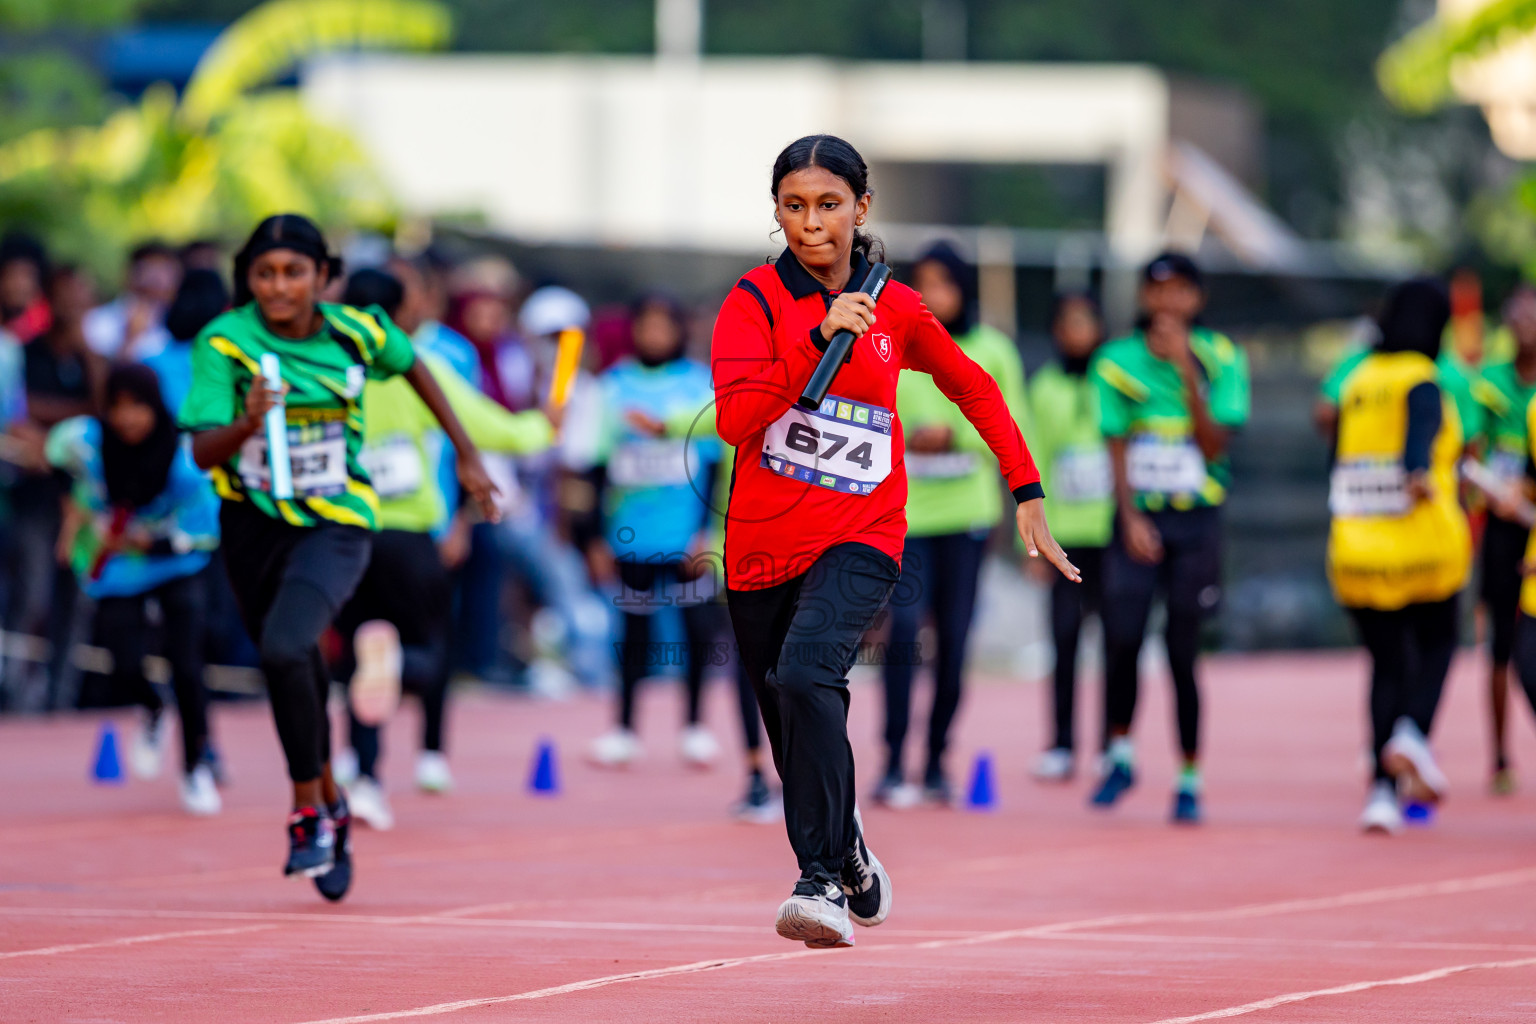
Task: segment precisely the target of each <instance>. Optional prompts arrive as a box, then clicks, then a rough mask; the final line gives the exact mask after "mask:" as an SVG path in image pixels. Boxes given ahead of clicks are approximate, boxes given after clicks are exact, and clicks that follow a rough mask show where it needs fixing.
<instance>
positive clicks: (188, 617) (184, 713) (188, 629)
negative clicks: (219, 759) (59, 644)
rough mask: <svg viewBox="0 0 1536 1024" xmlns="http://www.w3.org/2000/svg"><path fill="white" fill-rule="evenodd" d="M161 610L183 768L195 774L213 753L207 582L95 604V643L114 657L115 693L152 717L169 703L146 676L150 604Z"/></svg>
mask: <svg viewBox="0 0 1536 1024" xmlns="http://www.w3.org/2000/svg"><path fill="white" fill-rule="evenodd" d="M151 598H153V599H154V601H155V603H156V604H158V605H159V606H160V619H161V623H160V633H161V637H162V640H161V651H162V653H163V654H164V655H165V660H166V661H169V662H170V663H171V689H172V691H173V692H174V693H175V694H176V710H177V713H178V714H179V715H180V716H181V766H182V770H183V772H187V773H190V772H191V771H192V769H193V768H195V767H197V763H198V762H199V761H200V760H202V758H203V754H204V752H205V751H206V750H207V747H208V692H207V690H206V688H205V687H204V686H203V580H202V576H201V575H194V576H183V577H181V578H180V579H174V580H171V581H170V582H169V583H163V584H161V585H160V586H158V587H156V588H155V589H154V590H151V591H147V592H146V593H143V594H135V595H133V596H132V597H104V598H102V599H101V600H99V601H97V602H96V642H97V643H98V644H100V645H101V646H102V647H105V648H106V649H107V650H108V651H109V652H111V654H112V676H111V680H112V690H113V692H115V693H130V694H133V695H134V696H135V697H136V698H137V700H138V701H139V703H140V704H142V705H143V706H144V707H145V708H146V709H147V710H148V711H149V712H150V713H152V714H155V715H159V714H160V712H161V711H162V710H164V707H165V702H164V701H162V700H161V699H160V694H159V692H158V691H157V690H156V689H155V687H154V684H152V683H151V682H150V681H149V679H148V678H147V677H146V676H145V675H144V656H145V655H146V654H148V653H149V645H148V642H149V621H148V616H147V611H148V607H149V602H150V599H151Z"/></svg>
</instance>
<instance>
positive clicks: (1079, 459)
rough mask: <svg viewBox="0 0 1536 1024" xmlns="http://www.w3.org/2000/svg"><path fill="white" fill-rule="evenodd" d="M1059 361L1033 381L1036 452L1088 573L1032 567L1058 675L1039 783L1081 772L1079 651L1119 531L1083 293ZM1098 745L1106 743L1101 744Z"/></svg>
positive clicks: (1096, 324) (1090, 310) (1066, 533)
mask: <svg viewBox="0 0 1536 1024" xmlns="http://www.w3.org/2000/svg"><path fill="white" fill-rule="evenodd" d="M1051 338H1052V340H1054V341H1055V343H1056V358H1055V359H1053V360H1051V361H1050V362H1048V363H1046V364H1045V365H1044V366H1042V367H1040V369H1039V370H1037V371H1035V375H1034V376H1033V377H1031V378H1030V381H1029V408H1030V411H1031V413H1032V414H1033V416H1034V423H1033V426H1034V431H1033V432H1032V433H1031V434H1030V435H1029V439H1030V448H1031V450H1032V451H1033V452H1034V456H1035V461H1036V463H1037V464H1038V465H1039V466H1040V481H1041V484H1042V486H1044V488H1045V508H1046V515H1047V516H1049V517H1050V518H1051V521H1052V522H1053V523H1057V524H1059V525H1057V526H1056V527H1055V528H1054V529H1055V531H1056V537H1057V540H1058V541H1060V543H1061V545H1062V547H1063V548H1065V549H1066V550H1067V552H1068V554H1067V558H1068V559H1070V560H1071V562H1072V564H1073V565H1075V566H1077V567H1079V568H1080V569H1082V571H1083V582H1081V583H1072V584H1070V585H1068V586H1061V585H1060V584H1058V583H1057V582H1056V581H1055V580H1052V579H1051V578H1050V576H1049V575H1047V574H1044V573H1041V572H1039V570H1038V569H1037V568H1036V562H1037V561H1038V560H1032V559H1026V562H1027V564H1028V568H1029V570H1030V571H1032V572H1034V573H1035V575H1036V578H1037V579H1039V580H1040V581H1041V582H1045V583H1049V584H1050V586H1051V639H1052V640H1053V641H1054V644H1055V648H1056V670H1055V680H1054V684H1055V685H1054V686H1053V688H1052V691H1051V697H1052V700H1051V704H1052V711H1053V716H1052V717H1053V719H1054V721H1055V733H1054V736H1053V739H1052V742H1051V746H1050V747H1049V748H1048V749H1047V750H1046V751H1045V752H1044V753H1042V754H1041V755H1040V759H1039V760H1038V761H1037V762H1036V763H1035V777H1036V778H1038V779H1040V780H1042V781H1046V782H1064V781H1066V780H1067V779H1069V778H1071V777H1072V773H1073V771H1074V769H1075V765H1074V758H1073V750H1074V747H1075V744H1074V742H1073V741H1074V729H1073V718H1074V715H1073V708H1074V705H1075V696H1076V692H1077V643H1078V637H1079V635H1080V633H1081V631H1082V626H1083V619H1084V617H1085V616H1087V615H1089V614H1098V613H1099V612H1100V609H1101V606H1102V597H1103V593H1104V572H1103V567H1104V548H1105V546H1106V545H1108V544H1109V537H1110V532H1111V530H1112V529H1113V526H1114V518H1115V494H1114V474H1113V471H1112V470H1111V469H1110V464H1109V448H1108V446H1107V445H1106V444H1105V443H1104V435H1103V434H1102V433H1101V432H1100V431H1099V399H1098V395H1097V393H1096V392H1095V390H1094V384H1093V380H1092V378H1091V377H1090V376H1089V374H1088V365H1089V361H1090V360H1091V359H1092V357H1093V353H1094V351H1095V350H1096V349H1097V348H1098V347H1099V344H1100V342H1102V341H1103V340H1104V321H1103V319H1102V317H1100V315H1099V306H1098V303H1097V302H1095V301H1094V299H1093V296H1091V295H1088V294H1087V293H1084V292H1064V293H1062V294H1060V295H1058V296H1057V297H1056V301H1055V303H1054V304H1053V305H1052V309H1051ZM1100 742H1101V743H1102V742H1103V740H1102V738H1101V740H1100Z"/></svg>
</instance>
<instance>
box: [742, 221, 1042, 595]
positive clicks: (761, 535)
mask: <svg viewBox="0 0 1536 1024" xmlns="http://www.w3.org/2000/svg"><path fill="white" fill-rule="evenodd" d="M853 263H854V265H853V274H852V276H851V277H850V278H849V281H850V287H855V288H856V287H858V285H859V284H860V283H862V281H863V280H864V277H865V275H866V274H867V273H868V271H869V265H868V263H867V262H866V261H865V260H864V258H863V257H862V256H861V255H858V254H855V255H854V258H853ZM833 297H834V294H833V293H828V292H827V291H825V290H824V289H823V288H822V287H821V285H820V284H819V283H818V282H817V281H816V279H815V278H814V277H812V276H811V275H810V273H809V272H808V271H807V270H806V269H805V268H804V267H802V266H801V265H800V263H799V262H798V261H797V260H796V259H795V258H794V256H793V255H791V254H790V252H789V251H788V250H785V252H784V253H783V254H782V255H781V256H780V257H779V259H778V262H777V263H776V264H773V265H765V266H761V267H756V268H754V269H753V270H751V271H749V272H748V273H747V274H746V275H745V276H743V277H742V278H741V280H740V281H739V282H738V283H737V286H736V287H735V288H734V289H732V291H731V293H730V295H728V296H727V297H726V300H725V303H724V305H723V306H722V307H721V309H720V315H719V317H718V318H717V319H716V320H715V333H714V342H713V350H712V353H711V365H712V369H713V372H714V383H715V417H716V426H717V429H718V430H719V432H720V437H721V439H722V440H724V441H725V442H726V443H728V444H731V445H734V446H735V448H736V461H735V469H734V474H733V478H732V486H731V498H730V506H729V509H728V511H727V515H726V528H725V563H726V565H725V569H726V584H727V586H729V587H730V588H731V589H733V590H759V589H762V588H764V587H770V586H773V585H774V584H777V583H782V582H783V581H785V580H788V579H792V578H794V577H795V576H798V575H800V574H802V573H804V572H806V571H807V570H808V569H809V568H810V567H811V563H813V562H814V561H815V560H816V559H817V557H819V556H820V555H821V553H822V552H824V551H826V550H827V549H828V548H830V547H832V546H833V545H836V544H844V543H849V542H857V543H861V544H867V545H869V546H870V547H873V548H875V549H877V550H879V551H883V552H885V553H886V554H888V555H890V556H891V558H893V559H895V560H896V561H897V562H900V560H901V549H902V545H903V542H904V541H905V539H906V534H907V514H906V505H907V475H906V469H905V466H904V465H903V452H904V444H903V439H902V431H901V424H900V421H899V420H898V419H897V417H896V415H895V408H896V381H897V377H898V376H899V375H900V373H901V371H902V370H903V369H910V370H917V371H919V372H922V373H927V374H930V375H932V377H933V380H934V383H935V384H937V385H938V387H939V390H941V391H942V392H944V394H945V395H947V396H948V397H949V398H950V400H951V401H953V402H954V403H955V404H956V405H958V406H959V407H960V409H961V410H962V411H963V412H964V413H965V417H966V419H968V420H970V421H971V423H972V424H974V425H975V427H976V430H977V432H978V433H979V434H981V436H982V437H983V438H984V439H985V440H986V442H987V444H988V446H989V447H990V448H991V449H992V451H993V453H994V454H995V455H996V456H997V460H998V463H999V464H1000V465H1001V467H1002V471H1003V475H1004V477H1006V478H1007V481H1008V487H1009V489H1010V490H1012V491H1013V494H1014V497H1015V498H1016V499H1017V500H1019V501H1021V502H1022V501H1028V500H1029V499H1031V498H1038V497H1041V496H1042V495H1043V494H1044V491H1043V490H1042V489H1041V487H1040V472H1039V470H1038V469H1036V468H1035V463H1034V460H1033V459H1032V458H1031V457H1030V454H1029V449H1028V447H1026V446H1025V444H1024V438H1023V436H1022V435H1021V434H1020V433H1019V428H1018V425H1017V424H1015V423H1014V421H1013V416H1012V414H1011V413H1010V412H1009V411H1008V406H1007V404H1006V403H1005V402H1004V401H1003V396H1002V393H1001V392H999V391H998V388H997V383H996V382H995V381H994V380H993V379H992V378H991V376H989V375H988V374H987V372H986V371H985V370H983V369H982V368H981V367H979V366H977V365H976V363H974V362H973V361H972V360H971V359H970V358H969V357H968V356H966V354H965V353H964V352H963V351H961V349H960V347H959V346H958V345H956V344H955V342H954V339H952V338H951V337H950V336H949V334H948V332H947V331H945V330H944V328H943V327H942V326H941V325H940V324H939V322H938V321H937V320H935V319H934V317H933V314H931V313H930V312H928V309H927V307H926V306H924V305H923V303H922V300H921V299H920V298H919V297H918V295H917V293H916V292H914V291H913V290H912V289H910V288H908V287H907V286H905V285H903V284H900V283H898V282H895V281H892V282H891V283H890V285H889V286H888V287H887V288H886V290H885V293H884V294H883V295H882V296H881V298H880V304H879V307H878V308H877V310H876V313H875V325H874V327H873V328H871V329H870V331H869V332H868V333H867V334H865V335H864V336H863V337H862V338H860V339H859V340H858V341H857V342H856V343H855V344H854V347H853V353H852V356H851V357H850V359H849V361H848V362H847V363H846V364H844V366H843V367H842V369H840V370H839V371H838V374H837V378H836V379H835V380H834V381H833V383H832V389H831V392H830V393H829V396H828V399H829V401H828V402H827V403H824V404H823V406H822V410H821V413H820V414H806V413H804V412H801V411H799V410H797V409H795V408H794V403H795V400H796V399H797V398H798V397H799V396H800V393H801V391H802V390H803V389H804V387H805V384H806V382H807V381H808V380H810V376H811V373H812V371H813V370H814V369H815V367H816V364H817V362H818V361H819V360H820V358H821V349H822V348H824V347H825V345H824V343H823V342H822V341H821V340H820V332H819V331H818V330H817V328H818V327H819V326H820V324H821V321H822V320H823V319H824V318H825V316H826V312H827V306H828V305H829V304H830V303H831V301H832V298H833ZM887 411H888V412H889V415H888V416H887V415H885V413H886V412H887ZM887 432H888V434H889V440H888V441H886V440H884V436H883V435H884V434H885V433H887ZM786 434H787V440H786ZM846 438H851V440H847V439H846ZM866 442H867V443H866ZM887 445H888V447H889V453H890V454H889V464H888V465H889V472H888V473H886V474H885V475H884V477H883V479H878V480H877V479H876V477H877V476H878V475H879V474H880V473H881V472H882V471H883V470H884V467H885V465H886V463H885V462H884V451H883V449H884V448H885V447H886V446H887ZM801 452H809V453H810V454H797V453H801ZM785 455H787V456H788V460H786V459H785V458H784V457H783V456H785ZM795 459H798V460H799V462H798V463H796V462H794V461H791V460H795ZM849 460H851V461H849Z"/></svg>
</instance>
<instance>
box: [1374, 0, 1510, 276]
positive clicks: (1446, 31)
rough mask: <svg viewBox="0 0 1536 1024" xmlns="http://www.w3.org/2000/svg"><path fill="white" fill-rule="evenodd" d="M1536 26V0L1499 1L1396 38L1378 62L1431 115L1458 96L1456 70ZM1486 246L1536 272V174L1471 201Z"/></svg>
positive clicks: (1401, 99)
mask: <svg viewBox="0 0 1536 1024" xmlns="http://www.w3.org/2000/svg"><path fill="white" fill-rule="evenodd" d="M1532 32H1536V0H1493V2H1491V3H1489V4H1488V5H1487V6H1485V7H1482V8H1480V9H1478V10H1477V11H1475V12H1473V13H1472V14H1471V15H1470V16H1468V17H1466V18H1461V19H1458V20H1454V21H1447V20H1443V19H1440V18H1432V19H1430V20H1429V21H1426V22H1424V23H1423V24H1422V25H1419V26H1418V27H1416V28H1414V29H1413V30H1412V31H1410V32H1409V33H1407V34H1406V35H1405V36H1404V37H1403V38H1402V39H1400V40H1398V41H1397V42H1396V43H1394V44H1393V45H1392V46H1391V47H1390V48H1388V49H1387V50H1386V52H1385V53H1383V54H1382V55H1381V58H1380V60H1378V61H1377V63H1376V75H1377V80H1378V82H1379V83H1380V85H1381V90H1382V92H1383V93H1385V94H1386V96H1387V97H1388V98H1389V99H1391V100H1392V101H1393V102H1394V103H1395V104H1397V105H1398V106H1399V107H1401V108H1402V109H1404V110H1406V111H1409V112H1411V113H1415V114H1428V113H1431V112H1433V111H1435V110H1437V109H1440V108H1442V107H1445V106H1447V105H1449V104H1451V103H1453V102H1455V96H1454V94H1453V93H1452V90H1451V73H1452V70H1453V68H1454V67H1455V65H1456V63H1457V62H1458V61H1464V60H1472V59H1475V58H1477V57H1479V56H1481V55H1484V54H1487V53H1490V52H1492V51H1493V50H1496V49H1497V48H1499V47H1500V46H1502V45H1505V44H1507V43H1509V42H1511V41H1514V40H1517V39H1521V38H1524V37H1528V36H1530V35H1531V33H1532ZM1467 221H1468V226H1469V228H1470V229H1471V231H1472V232H1473V233H1474V234H1475V236H1476V237H1477V239H1478V241H1479V243H1480V245H1481V246H1482V248H1483V249H1484V251H1486V252H1487V253H1488V255H1490V256H1492V257H1493V258H1494V259H1495V260H1497V261H1499V262H1500V263H1504V264H1508V265H1512V266H1518V267H1520V268H1521V269H1522V271H1523V272H1524V273H1525V275H1526V276H1527V277H1528V278H1536V172H1533V171H1531V170H1528V169H1527V170H1523V171H1520V172H1519V173H1516V174H1514V175H1513V176H1511V177H1510V178H1509V180H1507V181H1505V182H1503V183H1501V184H1499V185H1497V186H1493V187H1488V188H1484V189H1483V190H1481V191H1480V193H1479V194H1477V195H1475V196H1474V197H1473V198H1472V200H1471V201H1470V202H1469V203H1468V206H1467Z"/></svg>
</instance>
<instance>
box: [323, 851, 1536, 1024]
mask: <svg viewBox="0 0 1536 1024" xmlns="http://www.w3.org/2000/svg"><path fill="white" fill-rule="evenodd" d="M1533 880H1536V869H1527V870H1520V871H1503V872H1498V873H1496V874H1491V875H1474V876H1471V877H1469V878H1453V879H1447V880H1445V881H1441V882H1424V883H1418V884H1414V885H1398V886H1390V887H1387V888H1383V889H1363V890H1359V891H1357V892H1352V893H1340V894H1338V895H1335V896H1324V897H1317V898H1310V899H1300V900H1279V901H1276V902H1272V903H1250V904H1244V905H1242V906H1239V907H1230V908H1226V909H1222V910H1208V911H1189V912H1182V911H1181V912H1175V913H1166V914H1121V915H1116V916H1109V917H1095V918H1088V919H1085V920H1082V921H1062V922H1059V923H1057V924H1047V925H1037V926H1035V927H1033V928H1014V929H1009V930H1006V931H997V932H984V933H981V934H978V935H971V936H967V937H964V938H958V939H936V940H933V941H930V942H916V943H905V944H902V943H893V944H891V945H880V946H871V947H867V951H868V952H872V953H881V952H891V951H906V950H929V949H949V948H954V947H960V946H972V945H978V944H981V943H989V942H1003V941H1006V940H1009V939H1021V938H1031V939H1032V938H1046V937H1053V936H1058V935H1060V934H1062V933H1065V932H1074V931H1080V930H1082V929H1085V928H1101V927H1111V926H1115V925H1122V924H1143V923H1146V922H1149V921H1182V920H1204V919H1222V918H1225V917H1260V916H1264V915H1265V914H1286V913H1294V912H1296V911H1298V910H1303V909H1306V910H1316V909H1327V908H1330V907H1342V906H1357V905H1360V904H1368V903H1384V902H1388V901H1391V900H1401V899H1416V898H1420V897H1423V896H1426V895H1444V894H1449V893H1460V892H1478V891H1483V890H1487V889H1496V888H1502V887H1506V886H1512V885H1519V884H1522V883H1524V882H1528V881H1533ZM826 952H828V951H826V950H798V951H796V952H793V953H767V954H762V955H759V956H747V957H737V958H734V959H725V960H702V961H698V962H696V963H691V964H680V965H678V966H677V967H663V968H659V969H657V970H654V971H639V972H635V973H631V974H613V975H608V976H607V977H603V978H594V979H592V980H591V981H578V982H572V983H571V984H569V985H557V986H555V987H553V988H542V989H534V990H532V991H529V992H517V993H514V994H512V995H506V996H488V997H485V998H482V999H467V1000H462V1001H460V1002H454V1003H435V1004H433V1005H431V1006H422V1007H417V1008H415V1009H408V1010H393V1011H389V1012H386V1013H377V1014H365V1015H362V1016H356V1017H336V1018H330V1019H325V1020H318V1021H307V1022H305V1024H370V1022H372V1021H385V1020H408V1019H411V1018H415V1017H436V1016H441V1015H443V1014H447V1013H456V1012H458V1011H459V1010H468V1009H474V1008H476V1007H480V1006H495V1005H499V1004H501V1003H510V1002H520V1001H523V1000H529V999H547V998H549V997H551V996H560V995H566V994H568V993H571V992H582V991H586V990H587V989H589V988H605V987H607V986H609V985H619V984H623V983H626V982H631V981H645V980H647V979H650V978H661V977H668V976H671V975H674V974H693V973H697V972H700V971H713V970H723V969H726V968H730V967H740V966H743V965H746V964H755V963H764V962H767V961H774V960H789V959H794V958H797V957H803V956H808V955H809V956H817V955H821V954H825V953H826ZM1527 964H1536V957H1533V958H1531V959H1530V960H1507V961H1497V962H1493V963H1489V964H1468V965H1464V966H1461V967H1451V968H1442V969H1441V971H1442V972H1448V973H1450V974H1455V973H1458V972H1460V971H1465V970H1477V969H1480V968H1490V967H1511V966H1525V965H1527ZM1442 976H1444V975H1443V973H1441V972H1435V971H1430V972H1427V973H1426V974H1424V975H1412V976H1410V978H1411V980H1404V979H1390V980H1387V981H1376V982H1357V983H1356V985H1357V986H1363V987H1364V988H1374V987H1377V986H1380V985H1391V984H1414V983H1416V981H1419V980H1423V981H1429V980H1434V978H1437V977H1442ZM1360 990H1361V989H1360V988H1357V987H1351V986H1345V987H1344V988H1343V989H1340V990H1339V991H1340V992H1343V991H1360ZM1331 994H1337V993H1336V992H1335V991H1334V990H1331V989H1330V990H1323V991H1319V992H1315V993H1295V994H1293V995H1291V996H1276V997H1274V998H1276V999H1279V1000H1281V1002H1278V1003H1275V1004H1274V1005H1276V1006H1279V1005H1283V1003H1284V1002H1287V1001H1290V1002H1294V1001H1297V1000H1299V999H1301V998H1315V997H1317V996H1320V995H1331ZM1249 1005H1250V1006H1251V1008H1242V1007H1235V1008H1233V1009H1234V1010H1236V1011H1237V1012H1233V1013H1228V1012H1227V1011H1216V1016H1223V1015H1226V1016H1238V1015H1239V1014H1240V1013H1252V1012H1255V1011H1256V1010H1260V1009H1267V1008H1268V1005H1267V1001H1266V1004H1265V1005H1260V1004H1249ZM1208 1019H1214V1018H1213V1017H1190V1018H1176V1019H1175V1020H1170V1021H1159V1022H1157V1024H1184V1022H1186V1021H1194V1020H1208Z"/></svg>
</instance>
